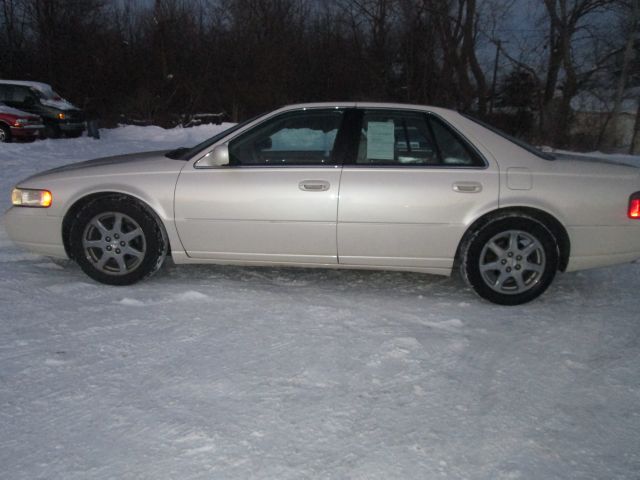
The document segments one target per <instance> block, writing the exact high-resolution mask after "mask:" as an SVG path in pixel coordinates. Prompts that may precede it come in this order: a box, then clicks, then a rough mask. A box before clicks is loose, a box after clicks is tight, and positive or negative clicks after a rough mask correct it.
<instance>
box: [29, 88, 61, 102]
mask: <svg viewBox="0 0 640 480" xmlns="http://www.w3.org/2000/svg"><path fill="white" fill-rule="evenodd" d="M31 91H32V92H33V93H34V94H35V95H36V96H37V97H38V98H41V99H43V100H62V97H61V96H60V95H58V94H57V93H56V92H54V91H53V90H39V89H37V88H32V89H31Z"/></svg>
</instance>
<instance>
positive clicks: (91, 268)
mask: <svg viewBox="0 0 640 480" xmlns="http://www.w3.org/2000/svg"><path fill="white" fill-rule="evenodd" d="M70 240H71V242H70V246H71V253H72V255H73V258H74V259H75V260H76V262H78V264H79V265H80V268H82V270H83V271H84V272H85V273H86V274H87V275H89V276H90V277H91V278H93V279H94V280H97V281H99V282H102V283H106V284H109V285H130V284H132V283H135V282H137V281H139V280H142V279H143V278H145V277H148V276H149V275H151V274H153V273H155V272H156V271H157V270H158V269H159V268H160V267H161V266H162V263H163V262H164V258H165V256H166V253H167V241H166V240H165V239H164V236H163V234H162V230H161V228H160V226H159V225H158V223H157V222H156V220H155V219H154V218H153V217H152V216H151V215H150V214H149V212H147V210H146V209H145V208H144V207H143V206H142V205H140V204H139V203H137V202H136V201H132V200H131V199H130V198H127V197H107V198H102V199H98V200H94V201H92V202H90V203H88V204H87V205H85V206H84V207H83V208H82V209H81V210H80V211H79V212H78V214H77V216H76V219H75V221H74V223H73V225H72V227H71V232H70Z"/></svg>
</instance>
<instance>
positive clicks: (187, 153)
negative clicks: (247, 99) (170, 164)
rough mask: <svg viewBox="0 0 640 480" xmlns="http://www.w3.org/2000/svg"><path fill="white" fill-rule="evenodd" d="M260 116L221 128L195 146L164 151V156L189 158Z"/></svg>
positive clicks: (179, 158)
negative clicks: (218, 131)
mask: <svg viewBox="0 0 640 480" xmlns="http://www.w3.org/2000/svg"><path fill="white" fill-rule="evenodd" d="M260 116H261V115H258V116H257V117H253V118H250V119H249V120H245V121H244V122H242V123H238V124H236V125H233V126H231V127H229V128H227V129H226V130H223V131H222V132H220V133H218V134H216V135H214V136H213V137H211V138H207V139H206V140H205V141H204V142H202V143H199V144H198V145H196V146H195V147H191V148H185V147H180V148H176V149H175V150H171V151H170V152H168V153H166V154H165V156H167V157H169V158H171V159H174V160H189V159H190V158H191V157H193V156H194V155H195V154H196V153H198V152H200V151H201V150H204V149H205V148H208V147H210V146H211V145H213V144H214V143H216V142H217V141H219V140H220V139H222V138H224V137H225V136H227V135H229V134H230V133H233V132H235V131H236V130H240V129H241V128H242V127H244V126H245V125H247V124H249V123H251V122H253V121H254V120H255V119H256V118H258V117H260Z"/></svg>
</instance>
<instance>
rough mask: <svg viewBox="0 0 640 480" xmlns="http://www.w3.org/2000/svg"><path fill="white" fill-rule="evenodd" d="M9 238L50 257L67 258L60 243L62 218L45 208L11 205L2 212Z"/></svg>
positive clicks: (22, 246) (32, 250)
mask: <svg viewBox="0 0 640 480" xmlns="http://www.w3.org/2000/svg"><path fill="white" fill-rule="evenodd" d="M4 224H5V227H6V229H7V234H8V235H9V238H10V239H11V240H12V241H13V242H14V243H15V244H16V245H18V246H19V247H21V248H24V249H25V250H29V251H31V252H34V253H39V254H42V255H48V256H51V257H61V258H67V253H66V252H65V249H64V245H63V243H62V218H61V217H53V216H49V215H47V209H45V208H27V207H11V208H10V209H9V210H7V211H6V212H5V214H4Z"/></svg>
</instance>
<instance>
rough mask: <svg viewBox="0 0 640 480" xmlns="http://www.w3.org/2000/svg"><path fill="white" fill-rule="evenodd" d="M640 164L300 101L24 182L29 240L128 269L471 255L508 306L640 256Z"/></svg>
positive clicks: (383, 262) (430, 114) (465, 264)
mask: <svg viewBox="0 0 640 480" xmlns="http://www.w3.org/2000/svg"><path fill="white" fill-rule="evenodd" d="M639 173H640V170H639V169H637V168H634V167H631V166H625V165H619V164H609V163H605V162H597V161H592V160H591V161H587V160H584V159H583V160H580V159H574V158H563V159H556V158H555V157H553V156H551V155H549V154H545V153H542V152H540V151H538V150H536V149H534V148H533V147H530V146H529V145H526V144H524V143H522V142H519V141H518V140H515V139H513V138H510V137H507V136H505V135H503V134H501V133H500V132H498V131H496V130H494V129H493V128H491V127H489V126H487V125H484V124H480V123H478V122H477V121H475V120H473V119H471V118H468V117H466V116H463V115H461V114H459V113H456V112H454V111H450V110H445V109H440V108H430V107H424V106H416V105H399V104H374V103H336V104H306V105H293V106H288V107H285V108H282V109H279V110H276V111H274V112H271V113H268V114H266V115H262V116H260V117H258V118H255V119H252V120H250V121H248V122H245V123H242V124H239V125H236V126H234V127H232V128H230V129H229V130H226V131H224V132H223V133H221V134H219V135H216V136H214V137H213V138H211V139H209V140H207V141H205V142H203V143H201V144H199V145H196V146H195V147H192V148H180V149H177V150H173V151H170V152H164V151H163V152H151V153H144V154H134V155H126V156H120V157H112V158H104V159H97V160H92V161H88V162H83V163H78V164H74V165H69V166H66V167H62V168H57V169H54V170H50V171H47V172H44V173H42V174H39V175H35V176H33V177H30V178H28V179H26V180H24V181H22V182H20V183H19V184H18V185H17V186H16V188H15V189H14V190H13V193H12V203H13V207H11V208H10V209H9V210H8V211H7V213H6V215H5V224H6V227H7V231H8V233H9V236H10V237H11V238H12V240H13V241H14V242H15V243H17V244H18V245H20V246H22V247H24V248H26V249H29V250H31V251H33V252H37V253H41V254H44V255H50V256H56V257H65V258H71V259H73V260H75V261H76V262H77V263H78V264H79V266H80V267H81V268H82V270H83V271H84V272H85V273H86V274H87V275H89V276H90V277H91V278H93V279H95V280H97V281H99V282H103V283H106V284H110V285H128V284H132V283H134V282H137V281H138V280H141V279H143V278H145V277H148V276H149V275H151V274H153V273H154V272H156V271H157V270H158V269H159V268H160V267H161V266H162V263H163V261H164V259H165V257H166V256H167V255H169V254H170V255H171V256H172V257H173V260H174V262H175V263H176V264H181V263H215V264H240V265H286V266H304V267H325V268H366V269H384V270H405V271H414V272H423V273H429V274H438V275H450V274H451V273H452V272H453V271H455V270H456V269H459V270H460V271H461V273H462V275H463V277H464V278H465V279H466V281H467V282H468V283H469V284H470V285H471V287H473V289H474V290H475V291H476V292H477V293H478V294H479V295H480V296H481V297H483V298H485V299H487V300H489V301H492V302H495V303H499V304H505V305H516V304H521V303H524V302H528V301H530V300H532V299H534V298H536V297H538V296H539V295H540V294H542V293H543V292H544V291H545V290H546V289H547V287H548V286H549V285H550V284H551V282H552V281H553V279H554V277H555V275H556V272H558V271H573V270H580V269H586V268H593V267H601V266H605V265H613V264H619V263H625V262H632V261H635V260H637V259H638V258H640V174H639Z"/></svg>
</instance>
